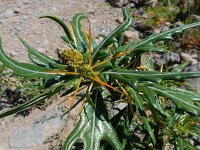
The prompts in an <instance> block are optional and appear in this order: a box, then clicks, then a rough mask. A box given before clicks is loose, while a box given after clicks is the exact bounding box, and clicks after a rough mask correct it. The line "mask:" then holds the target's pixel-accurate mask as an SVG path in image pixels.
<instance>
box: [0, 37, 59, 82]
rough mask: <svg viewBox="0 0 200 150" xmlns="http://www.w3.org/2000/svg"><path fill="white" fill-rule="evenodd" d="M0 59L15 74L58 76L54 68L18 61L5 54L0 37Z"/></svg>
mask: <svg viewBox="0 0 200 150" xmlns="http://www.w3.org/2000/svg"><path fill="white" fill-rule="evenodd" d="M0 61H1V62H2V63H3V64H4V65H5V66H6V67H8V68H10V69H12V70H13V71H14V73H15V74H17V75H20V76H24V77H29V78H36V77H38V78H45V79H47V78H53V77H56V76H58V75H57V74H55V73H53V72H55V70H53V69H50V68H46V67H40V66H36V65H32V64H27V63H19V62H17V61H15V60H13V59H11V58H10V57H8V56H7V55H6V53H5V52H4V51H3V48H2V44H1V39H0Z"/></svg>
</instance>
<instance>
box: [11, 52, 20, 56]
mask: <svg viewBox="0 0 200 150" xmlns="http://www.w3.org/2000/svg"><path fill="white" fill-rule="evenodd" d="M17 55H18V54H17V52H15V51H11V52H10V56H11V57H15V56H17Z"/></svg>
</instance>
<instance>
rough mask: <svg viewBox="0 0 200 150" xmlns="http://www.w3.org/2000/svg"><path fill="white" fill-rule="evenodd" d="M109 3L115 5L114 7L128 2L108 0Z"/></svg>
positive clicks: (124, 0)
mask: <svg viewBox="0 0 200 150" xmlns="http://www.w3.org/2000/svg"><path fill="white" fill-rule="evenodd" d="M110 4H111V5H113V6H115V7H119V8H121V7H123V6H125V5H126V4H128V2H127V1H126V0H110Z"/></svg>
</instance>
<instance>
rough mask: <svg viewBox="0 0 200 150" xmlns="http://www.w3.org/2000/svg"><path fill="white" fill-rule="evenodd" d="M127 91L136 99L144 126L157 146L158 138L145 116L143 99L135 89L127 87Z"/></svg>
mask: <svg viewBox="0 0 200 150" xmlns="http://www.w3.org/2000/svg"><path fill="white" fill-rule="evenodd" d="M126 89H127V92H128V93H129V94H130V95H131V96H132V97H133V98H134V100H135V105H136V107H137V109H138V111H139V113H140V116H141V119H142V121H143V123H144V126H145V128H146V130H147V132H148V133H149V135H150V137H151V139H152V141H153V144H154V145H155V144H156V138H155V135H154V132H153V130H152V128H151V126H150V124H149V121H148V119H147V117H146V114H145V110H144V107H143V99H142V97H141V96H140V95H139V94H138V92H137V91H136V90H134V89H133V88H131V87H126Z"/></svg>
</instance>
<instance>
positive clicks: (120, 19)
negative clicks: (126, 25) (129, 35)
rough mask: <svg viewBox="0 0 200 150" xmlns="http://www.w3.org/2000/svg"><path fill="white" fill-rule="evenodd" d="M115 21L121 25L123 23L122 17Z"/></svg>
mask: <svg viewBox="0 0 200 150" xmlns="http://www.w3.org/2000/svg"><path fill="white" fill-rule="evenodd" d="M116 21H117V22H118V23H120V24H121V23H123V22H124V18H123V17H118V18H117V20H116Z"/></svg>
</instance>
